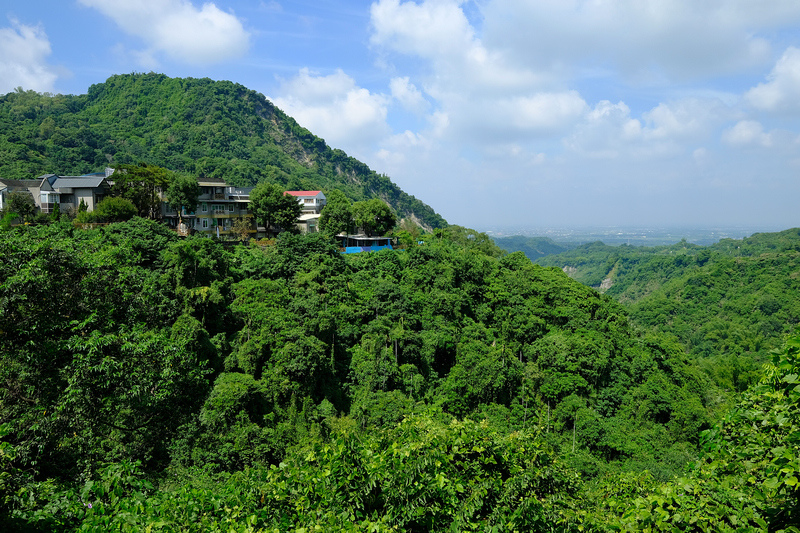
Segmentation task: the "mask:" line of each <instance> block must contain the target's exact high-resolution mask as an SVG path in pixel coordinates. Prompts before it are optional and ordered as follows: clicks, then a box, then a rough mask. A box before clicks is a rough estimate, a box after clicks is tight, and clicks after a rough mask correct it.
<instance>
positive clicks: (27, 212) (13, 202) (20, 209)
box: [8, 191, 36, 220]
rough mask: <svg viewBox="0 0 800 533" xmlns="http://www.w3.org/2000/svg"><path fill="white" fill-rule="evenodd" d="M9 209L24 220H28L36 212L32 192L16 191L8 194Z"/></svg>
mask: <svg viewBox="0 0 800 533" xmlns="http://www.w3.org/2000/svg"><path fill="white" fill-rule="evenodd" d="M8 209H9V211H11V212H12V213H16V214H17V216H19V218H21V219H22V220H27V219H29V218H30V217H32V216H33V214H34V213H35V212H36V203H35V202H34V201H33V196H31V195H30V193H27V192H22V191H14V192H12V193H11V194H9V195H8Z"/></svg>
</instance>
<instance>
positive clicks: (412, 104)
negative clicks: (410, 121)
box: [389, 76, 430, 114]
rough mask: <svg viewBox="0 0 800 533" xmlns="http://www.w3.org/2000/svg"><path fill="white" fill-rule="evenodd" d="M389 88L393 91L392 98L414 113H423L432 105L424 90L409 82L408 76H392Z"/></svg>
mask: <svg viewBox="0 0 800 533" xmlns="http://www.w3.org/2000/svg"><path fill="white" fill-rule="evenodd" d="M389 88H390V89H391V91H392V98H394V99H395V100H397V101H398V102H400V105H401V106H403V108H404V109H407V110H408V111H411V112H412V113H416V114H422V113H424V112H425V111H426V110H427V109H428V108H429V107H430V104H429V103H428V101H427V100H425V97H424V96H423V95H422V92H420V90H419V89H417V87H416V86H415V85H414V84H413V83H410V82H409V79H408V76H406V77H403V78H392V80H391V81H390V82H389Z"/></svg>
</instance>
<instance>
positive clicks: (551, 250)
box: [494, 235, 577, 261]
mask: <svg viewBox="0 0 800 533" xmlns="http://www.w3.org/2000/svg"><path fill="white" fill-rule="evenodd" d="M494 242H495V243H496V244H497V246H499V247H500V248H502V249H503V250H506V251H507V252H522V253H523V254H525V256H526V257H527V258H528V259H530V260H531V261H535V260H537V259H539V258H540V257H544V256H546V255H553V254H560V253H562V252H566V251H567V250H571V249H573V248H575V247H576V246H577V245H573V244H562V243H557V242H556V241H554V240H553V239H551V238H549V237H523V236H522V235H513V236H511V237H499V238H496V239H495V240H494Z"/></svg>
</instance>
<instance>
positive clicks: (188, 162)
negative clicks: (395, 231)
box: [0, 73, 446, 229]
mask: <svg viewBox="0 0 800 533" xmlns="http://www.w3.org/2000/svg"><path fill="white" fill-rule="evenodd" d="M139 162H146V163H148V164H152V165H158V166H161V167H165V168H168V169H170V170H173V171H178V172H188V173H190V174H194V175H196V176H199V177H212V178H220V179H223V180H225V181H226V182H228V183H231V184H233V185H238V186H247V185H255V184H256V183H259V182H262V181H269V182H276V183H279V184H280V185H281V186H283V187H284V188H285V189H294V190H320V189H322V190H330V189H338V190H341V191H343V192H344V193H345V194H346V195H347V196H349V197H350V198H351V199H353V200H356V201H360V200H364V199H368V198H381V199H382V200H384V201H386V202H387V203H389V205H391V206H392V207H393V208H394V209H395V210H396V211H397V212H398V213H399V214H400V216H401V217H403V218H411V219H413V220H414V221H415V222H418V223H419V224H421V225H423V226H425V227H427V228H429V229H430V228H439V227H444V226H445V225H446V222H445V221H444V219H442V217H441V216H439V215H438V214H436V213H435V212H434V211H433V209H431V208H430V207H429V206H428V205H426V204H424V203H422V202H421V201H419V200H418V199H416V198H414V197H413V196H410V195H408V194H406V193H405V192H403V191H402V190H400V188H399V187H398V186H397V185H395V184H394V183H392V181H391V180H390V179H389V178H388V177H387V176H385V175H382V174H378V173H376V172H374V171H373V170H371V169H370V168H369V167H367V166H366V165H365V164H364V163H361V162H360V161H358V160H356V159H354V158H352V157H349V156H348V155H347V154H345V153H344V152H342V151H341V150H338V149H332V148H330V147H328V146H327V145H326V144H325V141H324V140H322V139H320V138H319V137H317V136H315V135H313V134H312V133H311V132H309V131H308V130H306V129H305V128H302V127H301V126H299V125H298V124H297V122H295V121H294V119H292V118H291V117H289V116H288V115H286V114H285V113H283V112H282V111H281V110H279V109H278V108H276V107H275V106H274V105H273V104H272V103H271V102H270V101H269V100H267V99H266V98H265V97H264V96H263V95H261V94H259V93H257V92H255V91H252V90H249V89H247V88H245V87H243V86H241V85H238V84H235V83H232V82H228V81H212V80H209V79H193V78H185V79H182V78H169V77H167V76H164V75H162V74H153V73H150V74H127V75H117V76H112V77H111V78H109V79H108V80H107V81H106V82H104V83H99V84H97V85H92V86H91V87H90V88H89V91H88V93H87V94H83V95H77V96H76V95H50V94H38V93H36V92H33V91H25V92H22V91H20V92H13V93H9V94H7V95H5V96H0V176H2V177H4V178H8V179H31V178H34V177H36V176H39V175H42V174H47V173H54V174H62V175H68V174H83V173H88V172H97V171H98V170H102V169H103V168H104V167H107V166H111V167H113V166H117V165H123V164H137V163H139Z"/></svg>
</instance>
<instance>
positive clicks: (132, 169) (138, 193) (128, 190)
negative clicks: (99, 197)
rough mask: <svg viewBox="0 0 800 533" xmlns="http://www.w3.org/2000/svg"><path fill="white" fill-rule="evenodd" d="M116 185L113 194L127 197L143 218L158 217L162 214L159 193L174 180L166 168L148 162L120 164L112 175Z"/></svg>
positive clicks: (112, 189)
mask: <svg viewBox="0 0 800 533" xmlns="http://www.w3.org/2000/svg"><path fill="white" fill-rule="evenodd" d="M111 179H112V181H113V182H114V186H113V187H112V188H111V194H112V195H114V196H121V197H122V198H127V199H128V200H130V201H131V202H133V205H135V206H136V209H137V210H138V211H139V216H140V217H142V218H151V219H158V218H160V216H161V209H160V207H161V197H160V195H159V193H160V192H161V191H163V190H165V189H166V188H167V186H168V185H169V184H170V182H171V181H172V180H173V174H172V172H170V171H169V170H167V169H165V168H161V167H158V166H155V165H148V164H147V163H139V164H138V165H120V166H118V167H117V168H116V169H115V170H114V174H113V175H112V178H111Z"/></svg>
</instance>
